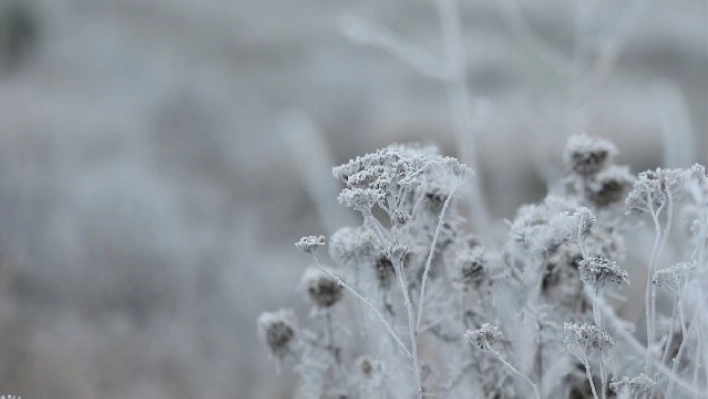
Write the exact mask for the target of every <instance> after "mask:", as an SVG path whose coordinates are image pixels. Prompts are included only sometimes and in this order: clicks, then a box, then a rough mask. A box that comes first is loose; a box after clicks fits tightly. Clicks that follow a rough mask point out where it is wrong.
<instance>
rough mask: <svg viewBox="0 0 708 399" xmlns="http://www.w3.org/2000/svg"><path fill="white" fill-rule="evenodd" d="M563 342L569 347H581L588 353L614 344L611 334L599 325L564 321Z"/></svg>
mask: <svg viewBox="0 0 708 399" xmlns="http://www.w3.org/2000/svg"><path fill="white" fill-rule="evenodd" d="M563 343H564V344H565V346H566V347H567V348H569V349H571V350H572V349H574V348H575V347H578V346H579V347H580V348H581V349H583V350H584V351H585V352H586V353H591V352H594V351H597V350H604V349H609V348H611V347H612V346H613V345H614V341H613V340H612V337H610V335H609V334H608V333H607V332H605V331H603V330H601V329H600V328H599V327H598V326H596V325H593V324H585V323H569V322H566V323H563Z"/></svg>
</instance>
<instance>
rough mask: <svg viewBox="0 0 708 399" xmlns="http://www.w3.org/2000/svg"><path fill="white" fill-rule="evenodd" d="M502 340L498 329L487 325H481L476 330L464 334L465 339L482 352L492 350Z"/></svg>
mask: <svg viewBox="0 0 708 399" xmlns="http://www.w3.org/2000/svg"><path fill="white" fill-rule="evenodd" d="M503 338H504V336H503V335H502V333H501V331H499V327H497V326H495V325H493V324H489V323H484V324H482V326H481V327H480V328H479V329H477V330H467V332H465V339H466V340H467V341H468V342H470V343H471V344H473V345H474V346H475V347H477V349H479V350H482V351H492V350H494V345H495V344H497V343H499V342H501V340H502V339H503Z"/></svg>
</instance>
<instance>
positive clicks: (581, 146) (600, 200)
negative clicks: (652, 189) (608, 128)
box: [564, 134, 635, 208]
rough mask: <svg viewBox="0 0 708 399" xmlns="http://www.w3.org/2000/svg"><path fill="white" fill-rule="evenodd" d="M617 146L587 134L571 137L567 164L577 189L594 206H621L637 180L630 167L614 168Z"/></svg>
mask: <svg viewBox="0 0 708 399" xmlns="http://www.w3.org/2000/svg"><path fill="white" fill-rule="evenodd" d="M617 154H618V150H617V147H615V145H614V144H612V143H611V142H609V141H607V140H603V139H600V138H596V137H590V136H587V135H584V134H581V135H575V136H571V137H570V139H569V140H568V144H567V146H566V151H565V154H564V161H565V164H566V167H567V168H568V170H569V171H570V172H571V173H572V176H573V177H575V178H576V181H577V187H576V189H577V190H578V191H579V192H581V193H582V194H583V197H584V198H585V200H586V201H588V202H589V203H590V204H592V205H593V206H596V207H598V208H606V207H608V206H611V205H613V204H616V203H620V202H621V201H622V199H623V198H624V196H625V194H626V193H627V192H628V191H629V189H630V188H631V186H632V184H633V182H634V180H635V178H634V176H632V174H631V173H630V172H629V168H627V167H626V166H618V165H614V158H615V156H616V155H617Z"/></svg>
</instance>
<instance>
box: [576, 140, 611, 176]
mask: <svg viewBox="0 0 708 399" xmlns="http://www.w3.org/2000/svg"><path fill="white" fill-rule="evenodd" d="M616 154H617V147H615V145H614V144H612V143H611V142H609V141H607V140H602V139H599V138H595V137H589V136H587V135H584V134H580V135H574V136H571V137H570V138H569V139H568V144H567V145H566V149H565V154H564V161H565V164H566V167H567V168H568V169H569V170H571V171H573V172H575V173H576V174H578V175H580V176H584V177H587V176H591V175H594V174H596V173H598V172H599V171H601V170H602V169H604V168H605V166H606V165H608V164H609V163H610V162H611V161H612V158H613V157H614V156H615V155H616Z"/></svg>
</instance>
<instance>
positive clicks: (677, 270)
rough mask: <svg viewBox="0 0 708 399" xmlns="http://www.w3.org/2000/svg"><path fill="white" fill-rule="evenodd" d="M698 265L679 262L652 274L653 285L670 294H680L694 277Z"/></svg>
mask: <svg viewBox="0 0 708 399" xmlns="http://www.w3.org/2000/svg"><path fill="white" fill-rule="evenodd" d="M697 268H698V264H697V263H696V262H681V263H677V264H675V265H673V266H671V267H667V268H666V269H663V270H659V271H657V272H656V273H655V274H654V279H653V281H654V284H655V285H656V286H657V287H659V288H663V289H666V290H669V291H672V292H676V293H678V292H681V290H682V289H683V287H685V286H686V284H688V283H689V282H690V281H691V280H692V279H693V276H694V273H695V272H696V269H697Z"/></svg>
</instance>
